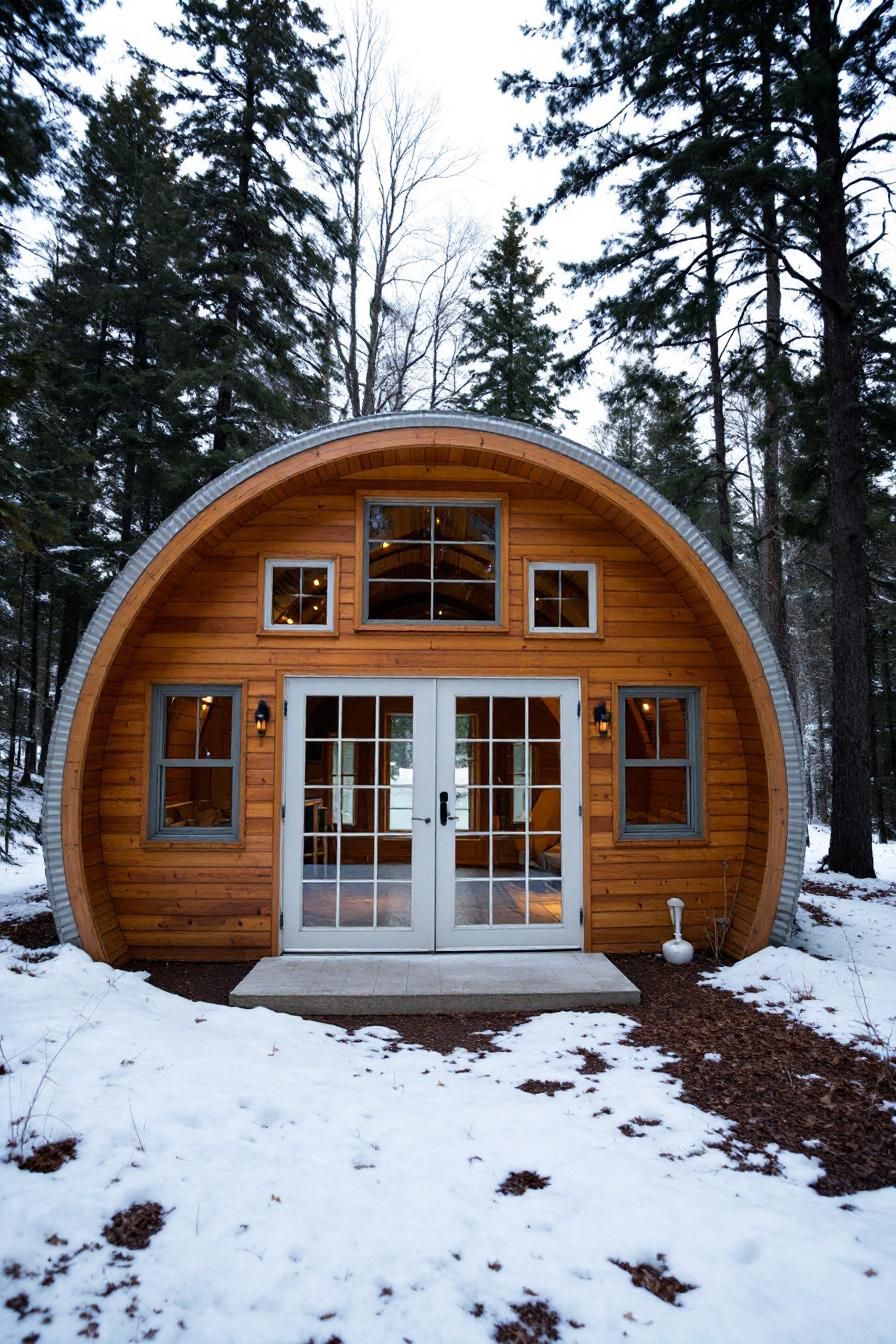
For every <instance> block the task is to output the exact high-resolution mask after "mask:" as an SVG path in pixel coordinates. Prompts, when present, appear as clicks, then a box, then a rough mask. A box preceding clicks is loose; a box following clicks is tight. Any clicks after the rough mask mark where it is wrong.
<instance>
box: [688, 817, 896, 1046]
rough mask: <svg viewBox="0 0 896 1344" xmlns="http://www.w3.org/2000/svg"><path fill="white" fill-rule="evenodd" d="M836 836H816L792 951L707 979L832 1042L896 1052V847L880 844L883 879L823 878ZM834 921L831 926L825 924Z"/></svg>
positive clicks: (771, 952) (816, 829)
mask: <svg viewBox="0 0 896 1344" xmlns="http://www.w3.org/2000/svg"><path fill="white" fill-rule="evenodd" d="M829 834H830V833H829V832H828V831H826V830H824V829H823V828H822V827H820V826H813V827H811V828H810V832H809V848H808V850H807V854H806V873H805V877H804V880H803V894H802V897H801V899H800V906H799V910H798V913H797V924H796V929H795V931H794V935H793V938H792V939H791V943H790V945H789V946H788V947H769V948H766V949H765V951H764V952H759V953H757V955H756V956H753V957H748V958H747V959H746V960H745V961H741V962H738V963H737V965H735V966H731V967H726V969H725V970H723V971H720V972H718V973H717V974H714V975H712V976H711V977H708V978H710V979H711V980H712V982H713V983H714V984H716V985H718V986H719V987H721V988H724V989H731V990H735V991H737V992H738V994H740V996H741V997H743V998H744V999H746V1000H747V1002H749V1003H753V1004H756V1006H757V1007H764V1006H765V1005H774V1009H773V1011H776V1012H785V1013H787V1014H788V1016H790V1017H794V1018H796V1019H798V1020H799V1021H800V1022H803V1023H805V1024H806V1025H807V1026H810V1027H813V1028H814V1029H815V1030H816V1031H820V1032H822V1033H823V1034H824V1035H826V1036H833V1037H835V1038H836V1039H837V1040H839V1041H843V1042H844V1043H846V1044H848V1043H850V1042H852V1041H860V1042H862V1043H863V1044H865V1045H866V1046H867V1047H868V1048H871V1049H875V1050H877V1051H878V1052H879V1053H885V1052H886V1053H888V1054H890V1055H891V1056H892V1055H894V1054H896V844H888V845H875V846H874V866H875V872H876V873H877V875H878V876H877V877H876V878H845V877H844V876H843V875H842V874H841V873H819V872H817V871H816V870H817V868H818V864H819V860H820V859H821V858H822V857H823V855H825V854H827V849H828V839H829ZM819 912H820V916H821V919H822V920H830V921H831V922H830V924H827V923H822V922H819Z"/></svg>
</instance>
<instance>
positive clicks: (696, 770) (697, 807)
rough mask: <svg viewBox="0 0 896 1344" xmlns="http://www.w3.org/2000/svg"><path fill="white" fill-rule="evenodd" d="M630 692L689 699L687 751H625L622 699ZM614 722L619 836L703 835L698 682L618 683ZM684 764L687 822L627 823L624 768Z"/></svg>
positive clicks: (676, 837)
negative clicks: (680, 754) (669, 754)
mask: <svg viewBox="0 0 896 1344" xmlns="http://www.w3.org/2000/svg"><path fill="white" fill-rule="evenodd" d="M629 696H634V697H635V698H637V697H638V696H643V697H644V699H645V700H649V699H672V698H674V697H679V698H681V699H684V700H687V702H688V754H687V756H686V757H684V758H682V759H669V758H664V759H659V758H657V759H656V760H649V759H646V760H645V759H643V758H640V759H633V760H627V759H626V754H625V701H626V698H627V697H629ZM616 722H617V724H618V725H619V727H618V730H617V738H618V741H619V799H620V807H619V835H620V838H621V839H628V840H637V839H642V840H643V839H645V838H646V839H650V840H687V839H702V837H703V834H704V827H703V766H702V759H703V758H702V748H701V744H702V723H703V697H702V695H701V691H700V687H699V686H620V687H619V690H618V693H617V698H616ZM666 766H672V767H678V768H679V769H680V768H681V767H682V766H685V768H686V770H687V800H688V823H687V825H686V826H669V825H650V826H627V825H626V822H625V811H626V793H625V781H626V770H627V769H630V768H631V769H639V768H643V767H654V768H655V767H659V768H663V767H666Z"/></svg>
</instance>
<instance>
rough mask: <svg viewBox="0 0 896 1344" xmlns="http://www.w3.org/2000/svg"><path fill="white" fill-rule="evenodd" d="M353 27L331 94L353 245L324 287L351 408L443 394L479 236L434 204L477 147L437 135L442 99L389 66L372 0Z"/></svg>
mask: <svg viewBox="0 0 896 1344" xmlns="http://www.w3.org/2000/svg"><path fill="white" fill-rule="evenodd" d="M343 28H344V31H345V58H344V60H343V63H342V65H341V66H340V67H339V69H338V70H337V71H336V72H335V74H334V79H333V83H334V89H333V94H332V99H331V101H332V103H333V105H334V110H335V111H336V112H337V113H338V114H339V115H340V117H341V119H342V130H341V132H340V144H339V154H338V156H337V157H338V170H337V166H336V165H334V170H333V171H331V172H330V174H329V176H328V186H329V187H330V189H331V191H332V193H333V198H334V202H335V213H336V215H337V217H338V219H339V222H340V224H341V226H342V232H343V240H344V253H343V255H342V256H341V257H340V258H339V259H338V260H337V263H336V267H335V272H334V276H333V278H332V279H331V281H330V283H329V286H328V288H327V291H326V293H325V294H324V295H322V296H321V302H322V306H323V307H324V310H325V317H326V328H327V332H328V342H329V351H328V358H329V363H330V377H331V387H332V401H333V403H334V406H335V408H336V410H337V412H338V413H339V414H342V415H352V416H359V415H372V414H375V413H376V412H377V411H380V410H388V409H399V408H401V407H403V406H407V405H409V404H410V403H411V402H413V404H415V405H421V404H422V405H429V406H440V405H445V404H447V403H448V401H449V400H450V397H451V395H452V393H453V391H454V390H455V382H456V379H457V377H458V374H457V371H456V370H455V369H454V367H453V356H454V355H456V353H457V343H458V341H459V340H460V336H459V329H460V322H459V311H460V308H461V306H462V293H463V290H464V286H465V282H466V278H467V275H468V274H469V272H470V270H471V269H472V266H473V261H474V252H475V250H476V244H477V242H478V239H477V237H476V232H475V229H474V228H473V226H472V225H470V224H464V223H461V222H458V221H457V220H455V219H453V218H452V217H449V218H448V219H447V220H446V221H444V222H443V223H442V225H441V226H440V227H439V228H433V226H432V224H431V223H430V222H428V221H427V218H426V214H425V206H426V198H427V195H432V193H431V192H429V191H428V189H429V188H432V187H434V185H435V184H437V183H439V182H442V181H444V180H445V179H447V178H450V177H453V176H455V175H456V174H457V173H459V172H462V171H464V170H465V169H466V168H467V167H468V166H469V165H470V163H471V159H470V156H465V155H461V154H458V153H456V152H455V151H454V150H453V149H452V148H451V147H450V146H449V145H448V144H446V143H443V142H441V141H439V140H438V138H437V130H436V113H437V108H436V104H435V103H434V102H432V101H428V102H427V101H424V100H422V99H421V98H420V97H419V96H418V95H417V94H416V93H413V92H409V91H408V90H407V89H405V88H404V87H403V86H402V85H401V83H400V81H399V79H398V77H397V75H396V74H395V73H390V72H387V71H386V70H385V69H384V64H383V53H384V40H385V26H384V23H383V20H382V18H381V17H380V16H379V15H378V14H376V13H374V10H373V7H372V5H371V4H370V3H368V4H367V5H366V6H365V7H364V8H357V9H355V10H354V11H353V12H352V14H351V15H350V16H349V18H348V20H347V21H346V22H345V23H344V25H343Z"/></svg>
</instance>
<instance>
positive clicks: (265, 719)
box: [255, 700, 271, 737]
mask: <svg viewBox="0 0 896 1344" xmlns="http://www.w3.org/2000/svg"><path fill="white" fill-rule="evenodd" d="M270 721H271V709H270V706H269V704H268V702H267V700H259V702H258V704H257V705H256V706H255V731H256V733H257V734H258V736H259V737H266V736H267V731H268V724H269V723H270Z"/></svg>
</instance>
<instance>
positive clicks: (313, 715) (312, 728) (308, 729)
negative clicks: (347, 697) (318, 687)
mask: <svg viewBox="0 0 896 1344" xmlns="http://www.w3.org/2000/svg"><path fill="white" fill-rule="evenodd" d="M338 733H339V696H338V695H309V696H308V698H307V699H306V701H305V736H306V737H310V738H323V737H336V736H337V735H338Z"/></svg>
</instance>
